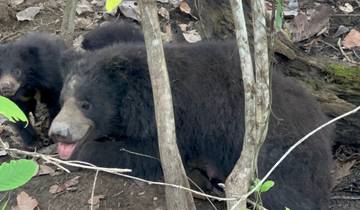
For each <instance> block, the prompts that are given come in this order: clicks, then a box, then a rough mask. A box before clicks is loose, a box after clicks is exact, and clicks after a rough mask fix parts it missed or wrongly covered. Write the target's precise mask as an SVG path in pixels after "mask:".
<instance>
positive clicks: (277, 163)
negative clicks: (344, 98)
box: [231, 106, 360, 210]
mask: <svg viewBox="0 0 360 210" xmlns="http://www.w3.org/2000/svg"><path fill="white" fill-rule="evenodd" d="M359 110H360V106H358V107H356V108H355V109H353V110H351V111H349V112H346V113H345V114H342V115H340V116H338V117H336V118H334V119H332V120H330V121H328V122H326V123H324V124H322V125H321V126H319V127H317V128H316V129H314V130H313V131H311V132H310V133H308V134H306V135H305V136H304V137H303V138H301V139H300V140H299V141H297V142H296V143H295V144H294V145H293V146H291V147H290V148H289V149H288V150H287V151H286V152H285V153H284V154H283V156H281V158H280V159H279V160H278V161H277V162H276V163H275V164H274V165H273V167H272V168H271V169H270V170H269V171H268V172H267V173H266V175H265V176H264V177H263V178H262V179H261V180H260V182H259V183H258V184H257V185H256V186H255V187H253V189H252V190H250V191H249V192H248V193H247V194H246V195H243V196H242V197H241V198H240V200H239V201H238V202H237V203H236V204H235V205H234V206H232V208H231V210H233V209H234V208H235V207H236V206H237V205H238V203H240V202H241V201H242V200H244V199H245V198H247V197H249V196H250V195H251V194H253V193H254V192H255V191H256V189H258V188H259V187H260V186H261V185H262V184H263V183H264V182H265V181H266V180H267V179H268V178H269V176H270V175H271V174H272V172H274V170H275V169H276V168H277V167H278V166H279V165H280V163H281V162H282V161H283V160H284V159H285V158H286V157H287V156H288V155H289V154H290V153H291V152H292V151H293V150H294V149H295V148H296V147H297V146H299V145H300V144H301V143H303V142H304V141H305V140H307V139H308V138H309V137H310V136H312V135H314V134H315V133H316V132H318V131H320V130H321V129H323V128H324V127H326V126H328V125H330V124H332V123H334V122H336V121H338V120H340V119H342V118H344V117H347V116H349V115H351V114H354V113H356V112H358V111H359Z"/></svg>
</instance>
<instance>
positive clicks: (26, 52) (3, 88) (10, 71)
mask: <svg viewBox="0 0 360 210" xmlns="http://www.w3.org/2000/svg"><path fill="white" fill-rule="evenodd" d="M39 62H40V60H39V52H38V48H37V47H36V46H23V45H18V44H16V43H9V44H3V45H0V95H3V96H8V97H10V96H14V95H15V94H16V93H17V92H18V90H19V89H20V88H22V87H25V86H27V84H26V81H32V80H33V79H36V78H35V75H33V74H32V72H34V67H35V66H37V65H38V63H39Z"/></svg>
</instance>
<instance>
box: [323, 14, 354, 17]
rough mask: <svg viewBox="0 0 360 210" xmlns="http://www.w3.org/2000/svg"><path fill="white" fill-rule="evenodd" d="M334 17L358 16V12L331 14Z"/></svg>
mask: <svg viewBox="0 0 360 210" xmlns="http://www.w3.org/2000/svg"><path fill="white" fill-rule="evenodd" d="M330 16H334V17H359V16H360V14H332V15H330Z"/></svg>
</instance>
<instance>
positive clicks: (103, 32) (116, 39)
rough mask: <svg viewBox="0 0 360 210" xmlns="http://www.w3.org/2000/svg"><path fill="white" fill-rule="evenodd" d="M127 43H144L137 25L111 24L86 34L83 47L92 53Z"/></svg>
mask: <svg viewBox="0 0 360 210" xmlns="http://www.w3.org/2000/svg"><path fill="white" fill-rule="evenodd" d="M126 42H144V36H143V33H142V31H141V28H140V27H137V26H135V24H129V23H122V22H110V23H107V24H105V25H102V26H99V27H97V28H95V29H93V30H91V31H89V32H88V33H86V34H85V35H84V37H83V41H82V43H81V45H82V48H83V49H84V50H89V51H92V50H98V49H101V48H104V47H107V46H111V45H113V44H118V43H126Z"/></svg>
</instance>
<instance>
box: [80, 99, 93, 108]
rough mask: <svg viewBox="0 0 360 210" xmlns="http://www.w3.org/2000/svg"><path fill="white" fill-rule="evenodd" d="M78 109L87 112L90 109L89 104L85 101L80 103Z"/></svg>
mask: <svg viewBox="0 0 360 210" xmlns="http://www.w3.org/2000/svg"><path fill="white" fill-rule="evenodd" d="M80 107H81V109H83V110H89V109H90V108H91V104H90V103H89V102H87V101H82V102H80Z"/></svg>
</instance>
